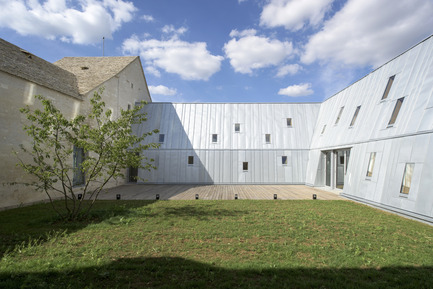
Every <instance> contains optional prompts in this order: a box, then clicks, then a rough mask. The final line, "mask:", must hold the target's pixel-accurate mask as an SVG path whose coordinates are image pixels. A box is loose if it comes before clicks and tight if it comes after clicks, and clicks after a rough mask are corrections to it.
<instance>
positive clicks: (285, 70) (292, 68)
mask: <svg viewBox="0 0 433 289" xmlns="http://www.w3.org/2000/svg"><path fill="white" fill-rule="evenodd" d="M299 70H302V66H300V65H299V64H297V63H295V64H288V65H284V66H281V67H280V68H279V69H278V73H277V77H284V76H286V75H287V74H290V75H295V74H296V73H298V71H299Z"/></svg>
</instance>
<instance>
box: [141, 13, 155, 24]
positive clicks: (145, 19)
mask: <svg viewBox="0 0 433 289" xmlns="http://www.w3.org/2000/svg"><path fill="white" fill-rule="evenodd" d="M141 19H143V20H144V21H146V22H153V21H155V18H153V16H152V15H143V16H141Z"/></svg>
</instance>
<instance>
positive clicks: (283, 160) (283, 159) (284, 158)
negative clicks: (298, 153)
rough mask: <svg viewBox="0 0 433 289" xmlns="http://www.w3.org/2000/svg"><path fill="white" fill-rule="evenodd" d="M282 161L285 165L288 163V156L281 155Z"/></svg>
mask: <svg viewBox="0 0 433 289" xmlns="http://www.w3.org/2000/svg"><path fill="white" fill-rule="evenodd" d="M281 163H282V164H283V165H287V156H282V157H281Z"/></svg>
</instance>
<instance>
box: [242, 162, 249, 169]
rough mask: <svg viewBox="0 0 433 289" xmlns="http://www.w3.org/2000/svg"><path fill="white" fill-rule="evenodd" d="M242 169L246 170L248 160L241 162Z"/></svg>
mask: <svg viewBox="0 0 433 289" xmlns="http://www.w3.org/2000/svg"><path fill="white" fill-rule="evenodd" d="M242 169H243V170H244V171H248V162H243V163H242Z"/></svg>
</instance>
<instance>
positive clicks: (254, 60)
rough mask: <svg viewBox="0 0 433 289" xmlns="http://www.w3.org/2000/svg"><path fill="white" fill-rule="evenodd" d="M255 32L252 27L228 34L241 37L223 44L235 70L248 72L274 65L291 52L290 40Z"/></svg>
mask: <svg viewBox="0 0 433 289" xmlns="http://www.w3.org/2000/svg"><path fill="white" fill-rule="evenodd" d="M255 34H256V31H255V30H254V29H250V30H244V31H242V32H238V31H237V30H233V31H232V32H231V33H230V35H231V36H232V37H235V36H240V37H241V38H239V39H236V38H232V39H231V40H230V41H229V42H227V43H226V44H224V51H225V54H226V56H227V57H228V58H229V59H230V64H231V65H232V67H233V68H234V70H235V71H236V72H240V73H247V74H250V73H252V72H253V70H254V69H260V68H264V67H269V66H276V65H278V64H280V63H281V62H282V61H284V59H285V58H286V57H288V56H289V55H290V54H291V53H292V52H293V46H292V43H291V42H287V41H284V42H282V41H279V40H277V39H270V38H267V37H263V36H256V35H255Z"/></svg>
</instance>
